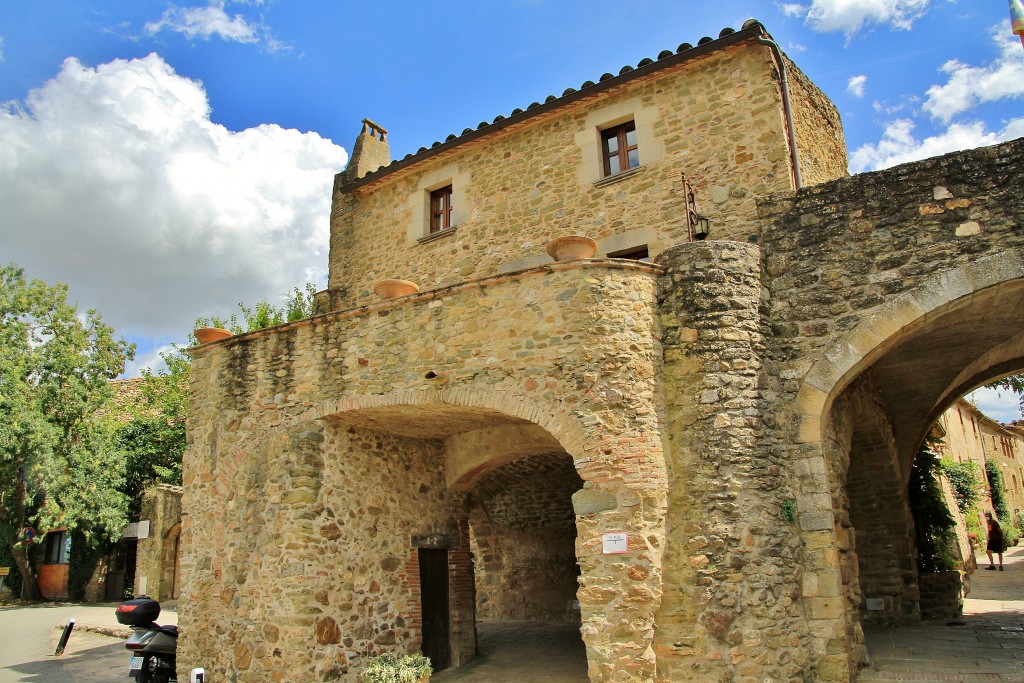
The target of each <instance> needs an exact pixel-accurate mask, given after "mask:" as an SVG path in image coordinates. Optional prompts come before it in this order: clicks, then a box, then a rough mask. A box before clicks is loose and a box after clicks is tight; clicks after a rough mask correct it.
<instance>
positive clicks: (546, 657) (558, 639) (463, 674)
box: [430, 621, 590, 683]
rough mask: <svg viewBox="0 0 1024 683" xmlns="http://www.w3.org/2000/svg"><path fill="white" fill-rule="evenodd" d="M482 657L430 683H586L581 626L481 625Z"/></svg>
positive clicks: (540, 623)
mask: <svg viewBox="0 0 1024 683" xmlns="http://www.w3.org/2000/svg"><path fill="white" fill-rule="evenodd" d="M477 633H478V636H479V645H478V647H479V650H480V656H479V657H478V658H477V659H474V660H473V661H472V662H470V663H469V664H467V665H465V666H460V667H459V668H458V669H449V670H447V671H441V672H439V673H436V674H434V675H433V676H431V677H430V683H435V681H436V682H437V683H448V682H449V681H473V682H474V683H587V681H589V680H590V679H588V678H587V653H586V650H585V649H584V647H583V639H582V638H581V637H580V625H579V624H578V623H573V622H566V623H544V622H530V621H503V622H496V623H480V624H478V625H477Z"/></svg>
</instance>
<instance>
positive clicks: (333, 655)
mask: <svg viewBox="0 0 1024 683" xmlns="http://www.w3.org/2000/svg"><path fill="white" fill-rule="evenodd" d="M657 273H658V269H657V268H656V267H654V266H650V265H645V264H635V263H627V262H601V261H595V262H578V263H573V264H553V265H551V266H545V267H541V268H538V269H535V270H532V271H526V272H521V273H517V274H516V275H514V276H501V277H495V278H491V279H488V280H482V281H476V282H472V283H467V284H466V285H463V286H459V287H453V288H450V289H446V290H441V291H437V292H432V293H425V294H422V295H418V296H413V297H409V298H407V299H403V300H401V301H396V302H388V303H381V304H376V305H374V306H370V307H366V308H363V309H353V310H350V311H347V312H343V313H335V314H330V315H327V316H322V317H318V318H314V319H311V320H307V321H303V322H299V323H293V324H290V325H286V326H282V327H279V328H275V329H273V330H265V331H260V332H255V333H251V334H249V335H245V336H240V337H235V338H232V339H229V340H227V341H224V342H221V343H218V344H214V345H208V346H206V347H202V348H200V349H198V350H196V351H195V352H194V354H193V375H192V384H191V388H190V408H191V410H190V414H189V423H188V437H189V448H188V451H187V453H186V458H185V468H184V474H183V479H184V485H185V494H184V501H183V502H184V507H185V511H186V513H187V515H186V522H185V524H184V525H183V532H182V533H183V542H184V546H185V554H184V556H183V560H182V568H183V572H184V575H185V576H186V577H187V583H186V586H185V589H184V595H183V597H182V601H183V605H182V609H181V611H180V614H181V626H182V637H181V640H180V643H179V662H180V667H181V670H182V671H188V670H189V669H190V668H192V667H194V666H205V667H206V668H207V669H208V670H212V671H219V672H225V671H229V670H230V671H234V672H238V673H237V680H238V681H239V682H240V683H242V682H244V681H263V680H268V678H269V680H288V681H291V680H294V681H304V682H306V681H309V680H326V679H330V678H332V677H337V676H341V677H342V678H346V677H347V678H346V679H347V680H353V679H354V676H355V674H356V672H357V670H358V669H359V668H360V667H361V666H362V665H363V663H364V662H365V660H364V659H363V656H364V655H365V654H366V653H368V652H375V651H379V650H380V649H385V648H387V649H397V650H400V651H401V650H410V649H416V647H417V645H418V635H419V634H418V627H417V625H416V623H415V611H416V609H417V607H418V605H417V600H418V596H417V594H416V591H415V586H414V585H412V584H414V581H412V580H411V579H407V578H403V577H402V573H403V568H406V569H407V568H409V564H408V563H407V562H406V563H404V564H403V555H402V554H401V552H400V549H401V548H405V549H406V550H408V551H410V552H411V550H412V548H411V547H410V538H409V534H410V533H430V532H439V531H443V530H445V529H448V528H450V527H451V526H452V525H454V527H455V529H456V531H455V532H451V533H455V534H456V535H457V536H458V538H459V539H460V540H459V547H458V548H455V549H453V551H452V552H453V554H455V553H456V552H464V553H466V556H468V527H466V526H462V524H463V521H464V513H463V512H462V508H461V507H458V506H456V505H455V499H456V496H455V495H448V496H446V495H445V491H446V487H445V479H444V468H445V456H444V453H445V446H444V444H445V440H446V439H447V438H455V437H456V436H457V435H460V434H462V433H465V432H470V431H473V430H476V429H485V428H490V427H494V426H496V425H502V424H528V423H534V424H537V425H539V426H540V427H543V428H544V429H545V430H547V431H548V432H549V433H550V434H551V435H552V436H554V437H555V438H556V439H557V441H558V442H559V443H560V444H561V446H562V447H563V448H564V450H565V452H567V453H568V454H569V455H571V456H572V457H573V460H574V463H575V465H576V469H577V471H578V472H579V475H580V477H581V478H582V479H583V480H584V486H585V487H587V490H588V491H592V492H597V493H600V494H601V495H603V496H606V497H607V498H608V499H610V501H611V502H610V504H609V505H606V506H605V507H604V508H603V509H601V510H593V511H590V512H587V513H585V514H580V513H577V519H576V530H577V538H576V554H577V558H578V562H579V564H580V567H581V572H582V574H581V576H580V579H579V583H580V588H579V591H578V594H577V597H578V599H579V601H580V607H581V611H582V619H583V626H582V633H583V638H584V641H585V643H586V644H587V646H588V664H589V668H590V675H591V678H592V680H595V681H620V680H621V681H627V680H644V679H647V678H650V677H651V676H652V675H653V670H654V654H653V651H652V650H651V647H650V646H651V638H652V634H653V616H654V612H655V611H656V610H657V607H658V605H659V603H660V599H661V554H662V548H663V543H664V541H663V538H664V520H665V485H666V477H665V472H664V461H663V459H662V453H661V439H660V430H661V425H660V417H659V416H660V408H659V405H658V403H657V392H656V389H655V381H656V367H657V364H658V363H659V362H660V358H661V348H660V345H659V342H658V340H659V339H660V334H659V333H658V332H657V325H658V321H657V319H656V317H655V279H656V275H657ZM382 464H383V465H384V466H381V465H382ZM435 467H436V468H437V469H436V477H437V478H436V479H435V478H434V474H435V469H434V468H435ZM421 486H424V487H426V488H425V490H423V491H421V489H420V488H419V487H421ZM458 495H459V496H461V494H458ZM437 525H443V527H444V529H441V530H437V529H431V528H427V529H424V528H423V527H434V526H437ZM608 529H618V530H623V531H626V532H627V533H629V534H630V535H631V537H633V538H634V539H636V541H637V543H636V545H635V546H634V548H635V550H633V551H632V552H631V553H630V555H629V556H628V557H622V556H603V555H602V554H601V547H602V546H601V533H602V532H604V531H606V530H608ZM385 560H386V562H384V561H385ZM396 562H397V563H398V564H397V565H396ZM461 580H463V583H462V586H463V588H462V589H461V590H458V591H456V593H457V594H456V595H455V596H453V621H458V626H459V628H460V629H461V632H460V633H453V639H454V640H455V641H456V643H455V647H456V648H464V647H468V646H469V645H470V643H469V639H470V638H471V634H469V633H468V631H469V629H468V624H469V621H470V619H471V617H470V616H468V615H467V614H466V611H467V607H466V604H467V603H466V602H465V600H466V598H467V593H468V590H467V589H466V587H467V582H468V586H471V585H472V576H471V575H467V574H463V575H462V579H461ZM455 585H456V584H455V582H454V581H453V586H455ZM468 599H469V602H468V610H470V611H471V609H472V595H469V596H468ZM460 601H461V602H460ZM456 607H457V608H458V609H455V608H456ZM347 638H351V642H349V641H348V640H346V639H347ZM464 654H465V653H464V652H462V651H461V650H460V651H459V652H453V655H455V659H456V660H458V659H459V657H461V656H463V655H464ZM346 667H347V668H346ZM346 671H347V673H343V672H346Z"/></svg>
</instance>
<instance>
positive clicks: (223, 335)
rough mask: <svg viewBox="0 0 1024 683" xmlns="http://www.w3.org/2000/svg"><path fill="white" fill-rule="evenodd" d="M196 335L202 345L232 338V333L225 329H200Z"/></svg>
mask: <svg viewBox="0 0 1024 683" xmlns="http://www.w3.org/2000/svg"><path fill="white" fill-rule="evenodd" d="M195 335H196V340H197V341H198V342H199V343H200V344H209V343H210V342H215V341H220V340H221V339H227V338H228V337H230V336H231V332H230V331H228V330H225V329H224V328H223V327H200V328H198V329H197V330H196V331H195Z"/></svg>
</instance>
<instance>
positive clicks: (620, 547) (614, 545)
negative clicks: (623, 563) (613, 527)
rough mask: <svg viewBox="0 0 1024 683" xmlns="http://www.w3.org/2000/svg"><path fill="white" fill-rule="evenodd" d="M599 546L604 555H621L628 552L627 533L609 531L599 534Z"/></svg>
mask: <svg viewBox="0 0 1024 683" xmlns="http://www.w3.org/2000/svg"><path fill="white" fill-rule="evenodd" d="M601 547H602V549H603V551H604V554H605V555H623V554H625V553H628V552H629V534H627V533H624V532H622V531H609V532H607V533H604V534H601Z"/></svg>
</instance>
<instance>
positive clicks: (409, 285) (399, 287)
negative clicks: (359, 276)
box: [373, 280, 420, 299]
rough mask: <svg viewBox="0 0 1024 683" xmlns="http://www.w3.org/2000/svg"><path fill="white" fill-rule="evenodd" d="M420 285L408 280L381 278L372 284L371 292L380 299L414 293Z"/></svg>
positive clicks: (418, 289)
mask: <svg viewBox="0 0 1024 683" xmlns="http://www.w3.org/2000/svg"><path fill="white" fill-rule="evenodd" d="M418 291H420V286H419V285H418V284H416V283H415V282H410V281H409V280H381V281H380V282H378V283H377V284H375V285H374V286H373V293H374V294H376V295H377V296H379V297H380V298H381V299H394V298H395V297H398V296H406V295H408V294H415V293H416V292H418Z"/></svg>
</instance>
